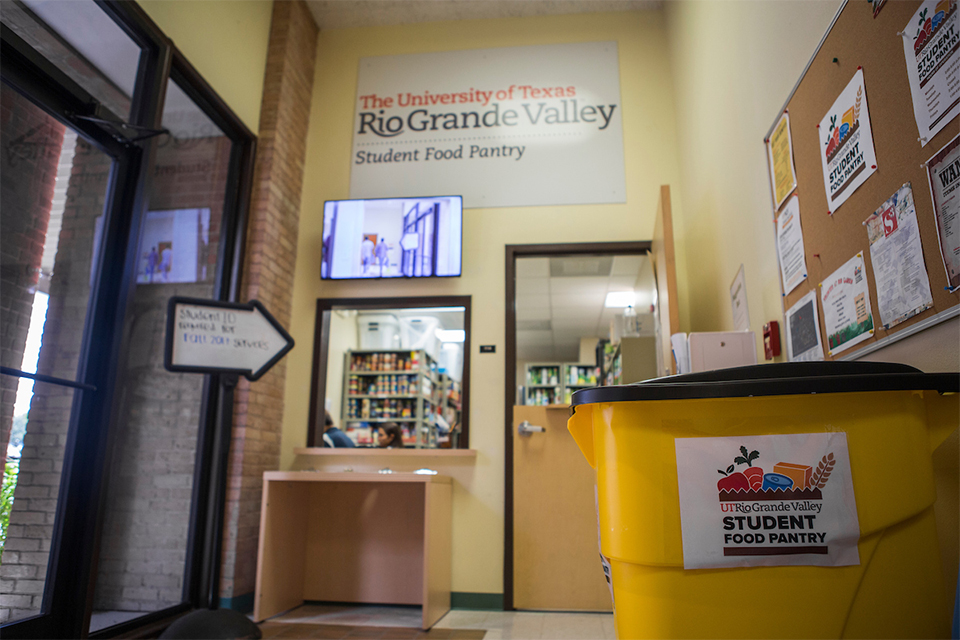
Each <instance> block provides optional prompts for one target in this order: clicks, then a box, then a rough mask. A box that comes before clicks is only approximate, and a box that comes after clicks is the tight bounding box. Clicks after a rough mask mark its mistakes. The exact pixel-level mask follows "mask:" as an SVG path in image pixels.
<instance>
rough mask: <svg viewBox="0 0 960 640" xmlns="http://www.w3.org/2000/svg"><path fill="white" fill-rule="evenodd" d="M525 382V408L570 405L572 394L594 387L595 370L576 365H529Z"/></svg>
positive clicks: (548, 363)
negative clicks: (528, 406)
mask: <svg viewBox="0 0 960 640" xmlns="http://www.w3.org/2000/svg"><path fill="white" fill-rule="evenodd" d="M524 379H525V382H526V384H525V387H524V404H528V405H540V406H544V405H555V404H570V397H571V396H572V395H573V392H574V391H576V390H577V389H586V388H588V387H595V386H597V368H596V367H595V366H593V365H591V364H584V363H579V362H537V363H530V364H528V365H526V369H525V376H524Z"/></svg>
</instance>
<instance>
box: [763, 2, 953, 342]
mask: <svg viewBox="0 0 960 640" xmlns="http://www.w3.org/2000/svg"><path fill="white" fill-rule="evenodd" d="M920 4H921V2H920V0H910V1H906V0H905V1H900V2H887V3H885V4H884V5H883V7H882V8H881V10H880V12H879V13H878V15H877V16H876V17H874V14H873V10H872V6H871V3H869V2H847V3H846V4H844V6H843V7H841V9H840V11H839V13H838V14H837V17H836V19H835V21H834V23H833V25H832V26H831V28H830V30H829V31H828V32H827V35H826V36H825V37H824V40H823V42H822V43H821V45H820V48H819V49H818V50H817V52H816V54H815V55H814V57H813V59H812V60H811V61H810V64H809V66H808V67H807V70H806V71H805V72H804V74H803V76H802V77H801V78H800V80H799V82H798V84H797V86H796V88H795V89H794V91H793V93H792V95H791V96H790V97H789V99H788V100H787V103H786V105H785V109H786V111H787V112H788V113H789V116H790V131H791V136H792V142H793V158H794V163H795V166H796V182H797V189H796V192H795V193H796V195H797V196H798V198H799V204H800V220H801V225H802V230H803V243H804V254H805V258H806V266H807V278H806V279H805V280H804V281H803V282H801V283H800V284H799V286H797V287H796V288H795V289H793V291H791V292H790V293H789V294H787V295H785V296H784V297H783V308H784V310H785V311H786V310H788V309H790V308H791V307H792V306H793V305H794V304H795V303H796V302H797V301H798V300H800V298H802V297H803V296H804V295H806V294H808V293H809V292H810V291H813V290H818V288H819V284H820V283H821V282H823V281H824V280H825V279H826V278H828V277H829V276H830V275H831V274H832V273H833V272H834V271H835V270H837V269H838V268H840V267H841V266H843V265H844V264H845V263H846V262H847V261H848V260H850V259H851V258H853V257H854V256H855V255H857V254H858V253H862V254H863V259H864V261H865V263H866V264H865V272H866V277H867V283H868V287H869V293H870V308H871V311H872V313H873V317H874V321H873V322H874V333H873V336H872V337H870V338H868V339H866V340H864V341H863V342H860V343H859V344H857V345H855V346H853V347H850V348H849V349H847V350H845V351H842V352H840V353H836V354H834V356H833V357H831V356H830V355H828V349H827V348H826V347H825V348H824V358H826V359H828V360H831V359H839V358H846V357H848V356H851V355H853V356H854V357H855V354H856V353H857V352H858V351H862V350H864V349H866V348H869V347H870V345H873V344H875V343H876V342H878V341H884V340H886V339H887V338H889V337H890V336H892V335H894V334H896V333H898V332H901V331H905V330H908V329H909V328H910V327H911V326H914V325H916V324H917V323H923V322H925V321H926V322H927V323H929V322H930V321H931V319H933V318H935V317H937V318H936V319H940V320H943V319H946V318H947V317H950V316H951V314H950V313H944V312H946V311H950V310H952V311H953V312H957V311H960V309H954V307H957V306H958V303H960V295H958V293H957V292H953V293H951V292H950V291H949V290H948V289H947V284H948V283H947V276H946V273H945V271H944V266H943V260H942V258H941V254H940V243H939V240H938V231H937V223H936V219H935V217H934V211H933V203H932V198H931V195H930V185H929V182H928V180H927V172H926V165H925V163H926V161H927V160H928V159H930V158H931V157H932V156H933V155H934V154H935V153H936V152H937V151H939V150H940V149H941V148H943V147H944V146H945V145H946V144H947V143H948V142H949V141H950V140H951V139H953V138H954V137H955V136H956V135H957V134H958V133H960V119H958V118H954V119H953V120H952V122H949V123H948V124H947V125H946V126H945V127H944V128H943V129H942V130H941V131H940V132H939V133H938V134H937V135H936V136H934V137H933V139H931V140H928V141H927V144H926V145H925V146H924V145H921V142H920V141H919V140H918V137H919V135H920V134H919V133H918V129H917V122H916V119H915V117H914V111H913V102H912V99H911V93H910V84H909V80H908V78H907V68H906V59H905V57H904V51H903V46H904V45H903V40H902V36H900V35H898V32H900V31H902V30H903V29H904V27H905V26H906V25H907V23H908V22H909V21H910V20H911V18H912V17H913V15H914V13H915V12H916V11H917V10H918V8H919V7H920ZM859 68H862V71H863V82H864V87H865V90H866V99H867V107H868V109H869V119H870V124H871V127H872V132H873V141H874V146H875V149H876V158H877V160H876V167H877V168H876V172H875V173H873V175H870V176H869V178H867V180H866V181H865V182H864V183H863V184H862V185H860V186H859V188H857V189H856V191H854V192H853V193H852V194H850V195H849V197H848V198H847V200H846V201H845V202H843V203H842V204H841V205H840V206H838V207H837V208H836V211H834V212H833V213H832V214H830V213H829V212H828V210H829V206H828V200H827V194H826V190H825V187H824V179H823V169H822V163H821V159H820V154H821V148H820V147H821V142H820V137H819V135H818V130H817V125H818V124H819V123H820V121H821V119H822V118H824V117H825V115H826V114H827V112H828V110H829V109H830V108H831V106H832V105H833V103H834V101H835V100H836V99H837V97H838V96H840V94H841V92H843V91H844V89H845V88H846V87H847V85H848V84H849V83H850V81H851V80H852V79H853V78H854V75H855V74H856V73H857V70H858V69H859ZM777 120H779V114H778V115H777V118H776V119H775V120H774V125H776V122H777ZM772 131H773V128H772V127H771V132H772ZM768 137H769V134H768ZM868 168H869V167H868ZM768 181H769V180H768ZM907 182H909V183H910V184H911V185H912V188H913V197H914V203H915V207H916V213H917V222H918V225H919V230H920V239H921V244H922V247H923V258H924V263H925V265H926V272H927V277H928V278H929V281H930V289H931V293H932V296H933V305H932V307H931V308H929V309H927V310H926V311H923V312H922V313H920V314H918V315H916V316H914V317H912V318H910V319H908V320H906V321H904V322H901V323H900V324H897V325H895V326H892V327H890V329H889V330H886V329H884V328H883V325H882V322H881V319H880V313H879V305H878V300H877V289H876V282H875V281H874V273H873V265H872V264H871V261H870V242H869V239H868V237H867V229H866V227H865V226H864V225H863V222H864V221H865V220H866V219H867V218H868V217H869V216H870V214H872V213H873V212H874V211H876V210H877V209H878V208H879V207H880V206H881V205H882V204H883V203H884V202H885V201H886V200H887V199H888V198H890V197H891V196H892V195H893V194H895V193H896V192H897V190H898V189H899V188H900V187H901V186H902V185H903V184H904V183H907ZM789 200H790V199H789V198H787V202H789ZM784 206H786V205H784ZM781 286H782V285H781ZM817 299H818V300H819V296H818V297H817ZM817 307H818V317H819V322H820V332H821V336H822V339H823V341H824V342H826V337H827V333H826V326H825V324H824V315H823V307H822V305H821V304H820V303H819V302H818V303H817Z"/></svg>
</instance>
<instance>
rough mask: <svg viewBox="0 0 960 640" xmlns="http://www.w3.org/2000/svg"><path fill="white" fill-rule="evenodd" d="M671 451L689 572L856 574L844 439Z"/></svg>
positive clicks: (815, 437)
mask: <svg viewBox="0 0 960 640" xmlns="http://www.w3.org/2000/svg"><path fill="white" fill-rule="evenodd" d="M675 444H676V450H677V478H678V480H679V488H680V528H681V532H682V536H683V568H684V569H708V568H723V567H751V566H778V565H820V566H828V567H839V566H845V565H857V564H860V554H859V552H858V550H857V541H858V540H859V538H860V524H859V522H858V520H857V504H856V500H855V498H854V494H853V482H852V480H851V475H850V458H849V455H848V452H847V435H846V434H845V433H838V432H831V433H802V434H790V435H769V436H742V437H734V438H677V439H676V440H675ZM718 472H719V474H718Z"/></svg>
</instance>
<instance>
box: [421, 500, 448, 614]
mask: <svg viewBox="0 0 960 640" xmlns="http://www.w3.org/2000/svg"><path fill="white" fill-rule="evenodd" d="M423 502H424V505H423V596H422V600H421V602H422V605H421V612H422V621H421V626H422V628H424V629H429V628H430V627H432V626H433V625H434V624H435V623H436V622H437V621H438V620H439V619H440V618H442V617H443V616H444V615H446V613H447V612H448V611H450V587H451V585H452V581H453V538H452V530H453V515H452V511H453V486H452V485H442V484H428V485H426V486H425V487H424V500H423Z"/></svg>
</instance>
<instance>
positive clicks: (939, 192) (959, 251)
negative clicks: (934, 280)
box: [927, 135, 960, 291]
mask: <svg viewBox="0 0 960 640" xmlns="http://www.w3.org/2000/svg"><path fill="white" fill-rule="evenodd" d="M927 179H928V180H929V181H930V192H931V195H932V197H933V213H934V215H935V216H936V218H937V237H938V238H939V240H940V256H941V257H942V258H943V268H944V269H945V270H946V272H947V282H948V283H949V285H950V291H956V290H957V289H960V135H958V136H957V137H956V138H954V139H953V140H951V141H950V142H948V143H947V145H946V146H945V147H944V148H943V149H940V151H938V152H937V155H935V156H933V157H932V158H930V160H928V161H927Z"/></svg>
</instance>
